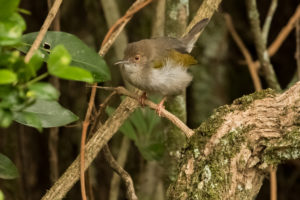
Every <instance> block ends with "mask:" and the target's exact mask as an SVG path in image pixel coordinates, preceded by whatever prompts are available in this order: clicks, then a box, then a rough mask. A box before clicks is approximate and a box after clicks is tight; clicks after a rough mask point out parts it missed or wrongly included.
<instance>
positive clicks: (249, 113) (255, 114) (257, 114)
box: [168, 82, 300, 200]
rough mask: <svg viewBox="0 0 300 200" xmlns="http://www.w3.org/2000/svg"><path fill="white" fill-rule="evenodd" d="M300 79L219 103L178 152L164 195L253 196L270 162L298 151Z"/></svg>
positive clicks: (299, 146)
mask: <svg viewBox="0 0 300 200" xmlns="http://www.w3.org/2000/svg"><path fill="white" fill-rule="evenodd" d="M299 94H300V82H298V83H297V84H296V85H295V86H293V87H292V88H290V89H289V90H287V91H286V92H284V93H282V94H276V93H275V92H274V91H272V90H265V91H262V92H257V93H254V94H252V95H248V96H244V97H242V98H240V99H237V100H235V101H234V103H233V104H232V105H230V106H228V105H225V106H222V107H220V108H219V109H217V110H216V111H215V113H214V114H213V115H212V116H211V117H210V118H209V119H208V120H207V121H206V122H204V123H202V124H201V126H200V127H199V128H198V129H197V130H196V132H197V134H195V136H193V137H192V138H191V139H190V141H189V145H188V147H187V148H185V150H184V151H183V152H182V155H183V156H182V162H181V163H182V164H181V166H180V168H179V169H180V171H179V173H178V177H177V180H176V182H175V183H174V184H172V185H171V186H170V187H169V190H168V198H169V199H180V200H184V199H222V200H224V199H243V200H246V199H254V198H255V196H256V195H257V193H258V192H259V190H260V187H261V185H262V182H263V179H264V178H265V176H266V175H268V171H267V169H268V167H269V165H270V164H275V165H276V164H278V163H280V162H282V161H284V160H289V159H296V158H299V157H300V112H299V111H300V95H299Z"/></svg>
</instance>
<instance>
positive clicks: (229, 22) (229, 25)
mask: <svg viewBox="0 0 300 200" xmlns="http://www.w3.org/2000/svg"><path fill="white" fill-rule="evenodd" d="M224 17H225V22H226V25H227V28H228V30H229V32H230V34H231V36H232V38H233V40H234V41H235V43H236V44H237V46H238V47H239V49H240V51H241V52H242V54H243V56H244V57H245V59H246V62H247V65H248V69H249V72H250V75H251V78H252V81H253V84H254V88H255V90H256V91H260V90H262V86H261V82H260V79H259V76H258V73H257V70H256V69H255V65H254V62H253V59H252V56H251V54H250V53H249V51H248V49H247V48H246V46H245V44H244V43H243V41H242V39H241V38H240V37H239V35H238V34H237V32H236V30H235V28H234V26H233V23H232V19H231V17H230V15H229V14H224Z"/></svg>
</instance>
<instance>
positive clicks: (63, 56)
mask: <svg viewBox="0 0 300 200" xmlns="http://www.w3.org/2000/svg"><path fill="white" fill-rule="evenodd" d="M47 63H48V71H49V73H50V74H52V75H54V76H57V77H59V78H63V79H68V80H75V81H85V82H88V83H92V82H93V81H94V79H93V76H92V74H91V73H90V72H89V71H87V70H85V69H82V68H79V67H75V66H70V65H69V64H70V63H71V56H70V54H69V53H68V51H67V50H66V49H65V48H64V47H63V46H62V45H58V46H56V47H55V48H54V49H53V51H52V52H51V54H50V56H49V59H48V61H47Z"/></svg>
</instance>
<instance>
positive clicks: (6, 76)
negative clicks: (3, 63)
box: [0, 69, 17, 84]
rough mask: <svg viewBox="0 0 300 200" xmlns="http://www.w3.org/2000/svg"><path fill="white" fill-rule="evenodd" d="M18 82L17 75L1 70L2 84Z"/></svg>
mask: <svg viewBox="0 0 300 200" xmlns="http://www.w3.org/2000/svg"><path fill="white" fill-rule="evenodd" d="M16 81H17V75H16V74H15V73H14V72H13V71H11V70H8V69H0V84H9V83H14V82H16Z"/></svg>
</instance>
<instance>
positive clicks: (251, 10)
mask: <svg viewBox="0 0 300 200" xmlns="http://www.w3.org/2000/svg"><path fill="white" fill-rule="evenodd" d="M246 6H247V12H248V17H249V20H250V24H251V29H252V32H253V35H254V43H255V47H256V52H257V56H258V59H259V62H260V64H261V66H262V68H263V71H264V76H265V78H266V81H267V83H268V85H269V86H270V87H271V88H273V89H276V90H281V87H280V85H279V83H278V81H277V77H276V74H275V72H274V69H273V66H272V64H271V61H270V57H269V54H268V51H267V48H266V41H265V40H264V38H263V35H262V31H261V28H260V21H259V13H258V10H257V6H256V0H246Z"/></svg>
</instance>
